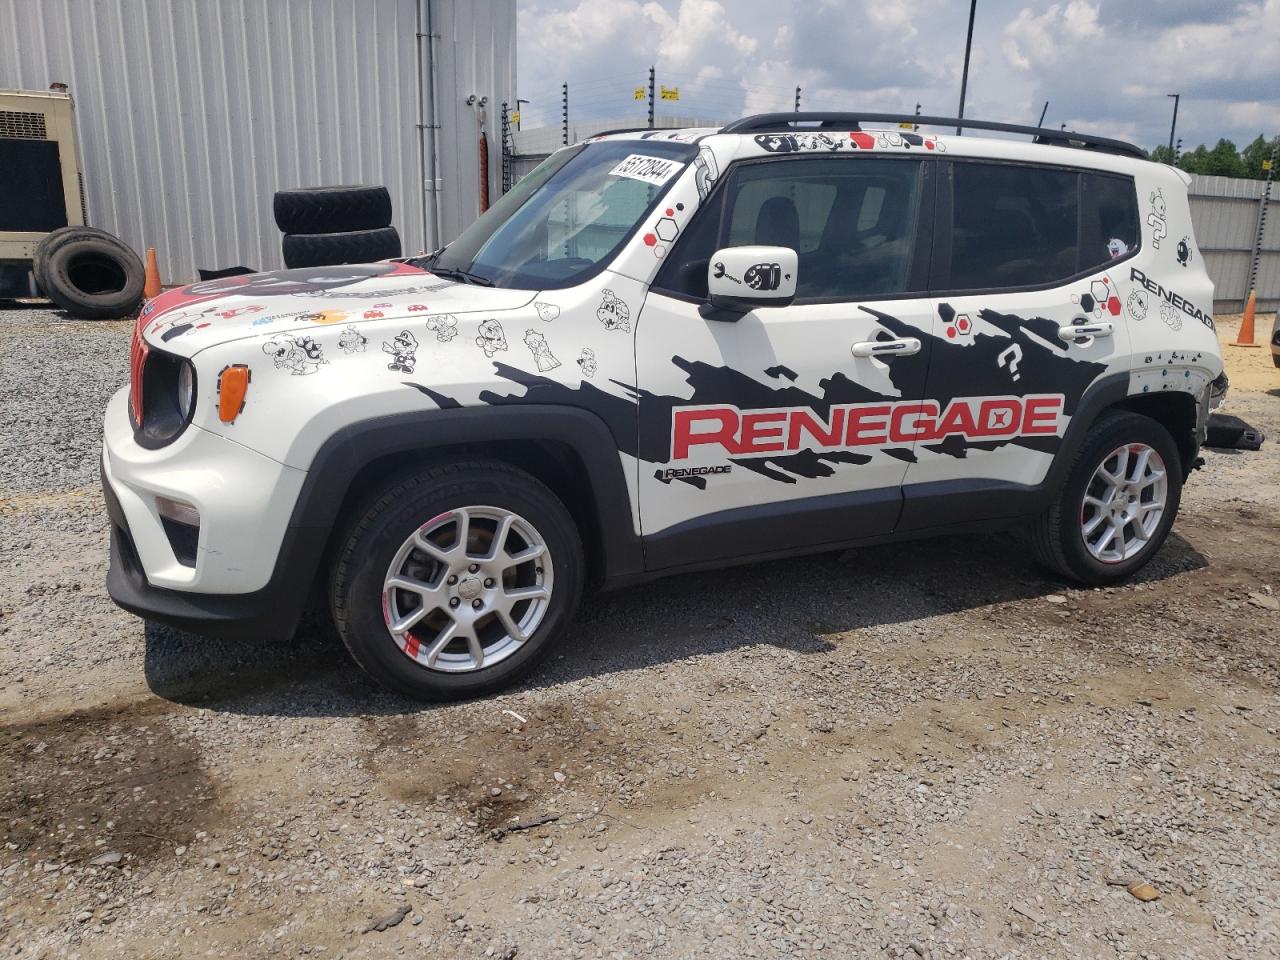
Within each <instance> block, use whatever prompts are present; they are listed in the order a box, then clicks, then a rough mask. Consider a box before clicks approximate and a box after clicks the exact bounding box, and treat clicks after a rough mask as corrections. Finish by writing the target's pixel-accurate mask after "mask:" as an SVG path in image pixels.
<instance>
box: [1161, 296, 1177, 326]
mask: <svg viewBox="0 0 1280 960" xmlns="http://www.w3.org/2000/svg"><path fill="white" fill-rule="evenodd" d="M1160 319H1161V320H1163V321H1164V322H1165V323H1166V324H1168V326H1169V329H1170V330H1172V331H1174V332H1175V333H1176V332H1177V331H1179V330H1181V329H1182V315H1181V314H1180V313H1179V312H1178V310H1177V308H1175V307H1174V305H1173V304H1172V303H1169V302H1168V301H1167V300H1161V301H1160Z"/></svg>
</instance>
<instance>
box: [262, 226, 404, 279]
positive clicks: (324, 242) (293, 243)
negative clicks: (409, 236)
mask: <svg viewBox="0 0 1280 960" xmlns="http://www.w3.org/2000/svg"><path fill="white" fill-rule="evenodd" d="M283 249H284V265H285V266H286V267H288V268H289V269H291V270H292V269H294V268H295V267H329V266H333V265H335V264H341V263H373V262H375V261H377V260H389V259H390V258H392V257H398V256H400V234H398V233H396V228H395V227H382V228H381V229H378V230H353V231H349V232H347V233H287V234H285V237H284V244H283Z"/></svg>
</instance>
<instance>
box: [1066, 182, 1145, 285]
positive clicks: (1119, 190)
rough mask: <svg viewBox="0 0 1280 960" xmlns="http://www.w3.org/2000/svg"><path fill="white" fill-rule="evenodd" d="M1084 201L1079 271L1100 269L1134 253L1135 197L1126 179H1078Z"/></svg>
mask: <svg viewBox="0 0 1280 960" xmlns="http://www.w3.org/2000/svg"><path fill="white" fill-rule="evenodd" d="M1081 185H1082V187H1083V201H1084V231H1083V244H1082V247H1081V250H1080V254H1081V269H1088V268H1090V267H1096V266H1103V265H1105V264H1107V263H1109V262H1111V261H1112V260H1115V259H1117V258H1119V257H1123V256H1127V255H1128V254H1130V253H1133V251H1135V250H1137V249H1138V242H1139V240H1140V239H1141V237H1142V232H1141V227H1140V226H1139V224H1138V195H1137V193H1135V191H1134V188H1133V181H1132V180H1131V179H1129V178H1128V177H1116V176H1110V175H1108V174H1105V173H1086V174H1083V175H1082V176H1081Z"/></svg>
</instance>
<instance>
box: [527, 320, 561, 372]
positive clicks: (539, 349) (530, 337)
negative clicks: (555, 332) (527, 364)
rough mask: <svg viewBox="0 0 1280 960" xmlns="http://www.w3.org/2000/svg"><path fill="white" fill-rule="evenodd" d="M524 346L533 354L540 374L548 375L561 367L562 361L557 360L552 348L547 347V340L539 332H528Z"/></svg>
mask: <svg viewBox="0 0 1280 960" xmlns="http://www.w3.org/2000/svg"><path fill="white" fill-rule="evenodd" d="M524 345H525V346H526V347H528V348H529V351H530V352H531V353H532V354H533V360H534V362H535V363H536V364H537V365H538V372H539V373H546V372H547V371H549V370H554V369H555V368H556V367H558V366H560V361H559V360H557V359H556V358H555V356H554V355H553V354H552V353H551V347H549V346H548V345H547V338H546V337H544V336H543V335H542V334H541V333H539V332H538V331H537V330H526V331H525V332H524Z"/></svg>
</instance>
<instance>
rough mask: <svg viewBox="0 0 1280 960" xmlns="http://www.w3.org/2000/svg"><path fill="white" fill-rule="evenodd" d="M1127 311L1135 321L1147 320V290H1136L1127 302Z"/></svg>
mask: <svg viewBox="0 0 1280 960" xmlns="http://www.w3.org/2000/svg"><path fill="white" fill-rule="evenodd" d="M1125 309H1126V310H1128V311H1129V316H1131V317H1133V319H1135V320H1145V319H1147V294H1146V291H1145V290H1134V291H1133V292H1132V293H1131V294H1129V299H1128V300H1126V301H1125Z"/></svg>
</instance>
